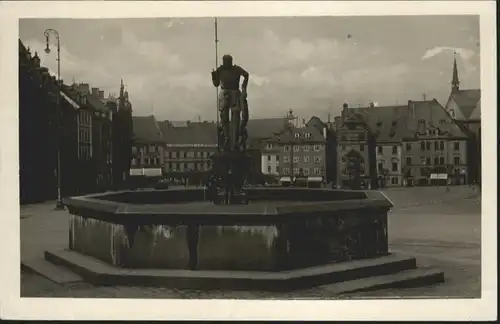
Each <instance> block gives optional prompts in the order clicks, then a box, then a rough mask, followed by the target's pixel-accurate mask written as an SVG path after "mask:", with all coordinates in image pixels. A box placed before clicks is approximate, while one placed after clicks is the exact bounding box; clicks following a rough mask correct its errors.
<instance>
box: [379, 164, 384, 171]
mask: <svg viewBox="0 0 500 324" xmlns="http://www.w3.org/2000/svg"><path fill="white" fill-rule="evenodd" d="M383 169H384V163H382V162H379V164H378V171H379V172H382V170H383Z"/></svg>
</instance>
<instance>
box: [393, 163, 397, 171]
mask: <svg viewBox="0 0 500 324" xmlns="http://www.w3.org/2000/svg"><path fill="white" fill-rule="evenodd" d="M392 171H393V172H395V171H398V164H397V163H396V162H392Z"/></svg>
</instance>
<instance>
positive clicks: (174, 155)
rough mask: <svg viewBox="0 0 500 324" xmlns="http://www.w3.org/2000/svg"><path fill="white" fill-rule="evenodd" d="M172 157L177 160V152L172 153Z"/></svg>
mask: <svg viewBox="0 0 500 324" xmlns="http://www.w3.org/2000/svg"><path fill="white" fill-rule="evenodd" d="M171 157H172V159H175V158H177V152H175V151H173V152H171Z"/></svg>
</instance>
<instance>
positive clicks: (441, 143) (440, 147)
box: [439, 141, 444, 151]
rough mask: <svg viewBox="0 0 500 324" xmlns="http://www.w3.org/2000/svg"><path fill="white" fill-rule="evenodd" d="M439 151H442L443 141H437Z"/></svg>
mask: <svg viewBox="0 0 500 324" xmlns="http://www.w3.org/2000/svg"><path fill="white" fill-rule="evenodd" d="M439 150H440V151H444V141H439Z"/></svg>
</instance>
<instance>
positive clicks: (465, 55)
mask: <svg viewBox="0 0 500 324" xmlns="http://www.w3.org/2000/svg"><path fill="white" fill-rule="evenodd" d="M453 51H455V52H456V53H457V54H458V55H460V57H461V58H462V60H464V61H467V60H470V59H471V58H472V57H473V56H474V55H476V52H474V51H473V50H470V49H467V48H453V47H446V46H439V47H434V48H432V49H429V50H427V51H426V52H425V54H424V55H423V56H422V60H427V59H430V58H432V57H434V56H436V55H439V54H441V53H444V52H453Z"/></svg>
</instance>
